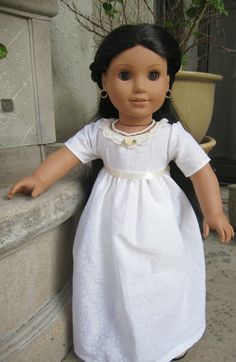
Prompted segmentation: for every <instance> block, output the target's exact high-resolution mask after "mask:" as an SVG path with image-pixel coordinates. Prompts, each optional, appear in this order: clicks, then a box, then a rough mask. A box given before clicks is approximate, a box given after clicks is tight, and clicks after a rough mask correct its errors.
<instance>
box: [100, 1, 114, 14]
mask: <svg viewBox="0 0 236 362" xmlns="http://www.w3.org/2000/svg"><path fill="white" fill-rule="evenodd" d="M102 7H103V9H104V11H105V13H106V14H107V15H109V13H110V12H111V10H112V5H111V4H109V3H108V2H106V3H103V4H102Z"/></svg>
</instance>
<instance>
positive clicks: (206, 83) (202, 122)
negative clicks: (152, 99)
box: [172, 71, 223, 143]
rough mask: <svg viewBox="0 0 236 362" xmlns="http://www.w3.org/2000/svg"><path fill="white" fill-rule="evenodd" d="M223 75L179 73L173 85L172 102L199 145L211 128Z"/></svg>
mask: <svg viewBox="0 0 236 362" xmlns="http://www.w3.org/2000/svg"><path fill="white" fill-rule="evenodd" d="M222 79H223V77H222V75H218V74H211V73H201V72H187V71H179V72H178V73H177V74H176V80H175V82H174V84H173V96H172V101H173V105H174V108H175V109H176V111H177V113H178V115H179V117H180V119H181V121H182V124H183V126H184V127H185V129H186V130H187V131H189V132H190V133H191V135H192V136H193V137H194V138H195V139H196V141H197V142H198V143H201V142H202V140H203V138H204V137H205V136H206V132H207V130H208V128H209V125H210V122H211V118H212V113H213V107H214V97H215V86H216V82H218V81H220V80H222Z"/></svg>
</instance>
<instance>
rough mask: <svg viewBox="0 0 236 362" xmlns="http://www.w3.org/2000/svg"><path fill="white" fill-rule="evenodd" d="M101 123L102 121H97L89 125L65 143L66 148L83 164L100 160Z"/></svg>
mask: <svg viewBox="0 0 236 362" xmlns="http://www.w3.org/2000/svg"><path fill="white" fill-rule="evenodd" d="M100 123H101V122H100V121H97V122H92V123H90V124H87V125H86V126H85V127H83V128H82V129H81V130H80V131H79V132H77V133H76V134H75V135H74V136H73V137H71V138H70V139H68V140H67V141H66V142H65V146H66V147H67V148H68V149H69V150H70V151H71V152H72V153H73V154H74V155H75V156H76V157H78V159H79V160H80V161H81V162H82V163H87V162H90V161H93V160H95V159H97V158H99V155H98V146H97V143H98V142H97V141H98V131H99V129H100Z"/></svg>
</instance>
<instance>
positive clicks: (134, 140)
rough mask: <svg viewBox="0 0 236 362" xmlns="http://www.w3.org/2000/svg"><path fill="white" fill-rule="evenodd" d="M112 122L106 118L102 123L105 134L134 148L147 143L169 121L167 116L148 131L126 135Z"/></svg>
mask: <svg viewBox="0 0 236 362" xmlns="http://www.w3.org/2000/svg"><path fill="white" fill-rule="evenodd" d="M111 122H114V120H110V119H106V120H105V122H104V123H103V124H102V125H101V127H102V128H103V135H104V137H107V138H109V139H111V140H112V141H113V142H115V143H117V144H119V145H122V146H124V147H128V148H134V147H136V146H137V145H141V144H144V143H146V142H147V141H148V140H149V139H150V138H152V137H153V136H154V135H155V134H156V133H157V132H158V130H159V128H160V127H163V126H165V125H166V124H167V123H168V120H167V119H166V118H163V119H162V120H161V121H159V122H156V124H155V125H154V126H153V127H152V128H151V129H150V130H149V131H147V132H145V133H142V134H137V135H130V136H128V135H127V136H125V135H122V134H120V133H118V132H116V131H114V130H113V129H112V128H111Z"/></svg>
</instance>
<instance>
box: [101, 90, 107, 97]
mask: <svg viewBox="0 0 236 362" xmlns="http://www.w3.org/2000/svg"><path fill="white" fill-rule="evenodd" d="M100 96H101V98H103V99H105V98H107V96H108V94H107V92H106V91H105V89H101V90H100Z"/></svg>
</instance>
